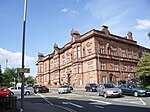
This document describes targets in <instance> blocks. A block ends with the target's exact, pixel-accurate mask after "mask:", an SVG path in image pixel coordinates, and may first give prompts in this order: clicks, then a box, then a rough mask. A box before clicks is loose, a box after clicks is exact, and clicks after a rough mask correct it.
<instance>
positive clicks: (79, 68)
mask: <svg viewBox="0 0 150 112" xmlns="http://www.w3.org/2000/svg"><path fill="white" fill-rule="evenodd" d="M78 73H81V65H78Z"/></svg>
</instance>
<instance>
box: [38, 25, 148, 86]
mask: <svg viewBox="0 0 150 112" xmlns="http://www.w3.org/2000/svg"><path fill="white" fill-rule="evenodd" d="M142 53H150V49H148V48H145V47H142V46H140V45H137V42H136V41H134V40H133V37H132V33H131V32H128V34H127V36H125V37H121V36H117V35H114V34H111V33H110V32H109V30H108V27H107V26H103V27H102V30H101V31H100V30H95V29H92V30H91V31H89V32H87V33H85V34H83V35H80V34H79V32H78V31H75V30H72V31H71V41H70V42H68V43H67V44H66V45H64V46H63V47H62V48H59V47H58V45H57V44H55V45H54V51H53V53H50V54H48V55H46V56H44V55H43V54H42V53H38V61H37V64H36V67H37V76H36V80H37V84H40V85H52V86H58V85H60V84H64V83H68V84H71V85H72V86H74V87H84V86H85V84H87V83H96V84H98V83H105V82H115V83H117V82H118V81H119V80H130V79H133V78H134V77H135V75H136V74H135V71H136V65H137V63H138V61H139V59H140V57H141V55H142Z"/></svg>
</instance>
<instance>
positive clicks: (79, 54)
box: [77, 46, 81, 58]
mask: <svg viewBox="0 0 150 112" xmlns="http://www.w3.org/2000/svg"><path fill="white" fill-rule="evenodd" d="M77 50H78V54H77V55H78V58H80V57H81V53H80V46H78V47H77Z"/></svg>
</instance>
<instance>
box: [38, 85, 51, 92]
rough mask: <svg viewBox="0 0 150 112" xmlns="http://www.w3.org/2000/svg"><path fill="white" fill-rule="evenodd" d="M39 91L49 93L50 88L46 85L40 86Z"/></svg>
mask: <svg viewBox="0 0 150 112" xmlns="http://www.w3.org/2000/svg"><path fill="white" fill-rule="evenodd" d="M38 92H39V93H48V92H49V89H48V88H47V87H46V86H40V87H39V91H38Z"/></svg>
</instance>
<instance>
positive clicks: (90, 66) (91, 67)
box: [88, 63, 93, 71]
mask: <svg viewBox="0 0 150 112" xmlns="http://www.w3.org/2000/svg"><path fill="white" fill-rule="evenodd" d="M91 70H93V65H92V63H89V64H88V71H91Z"/></svg>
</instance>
